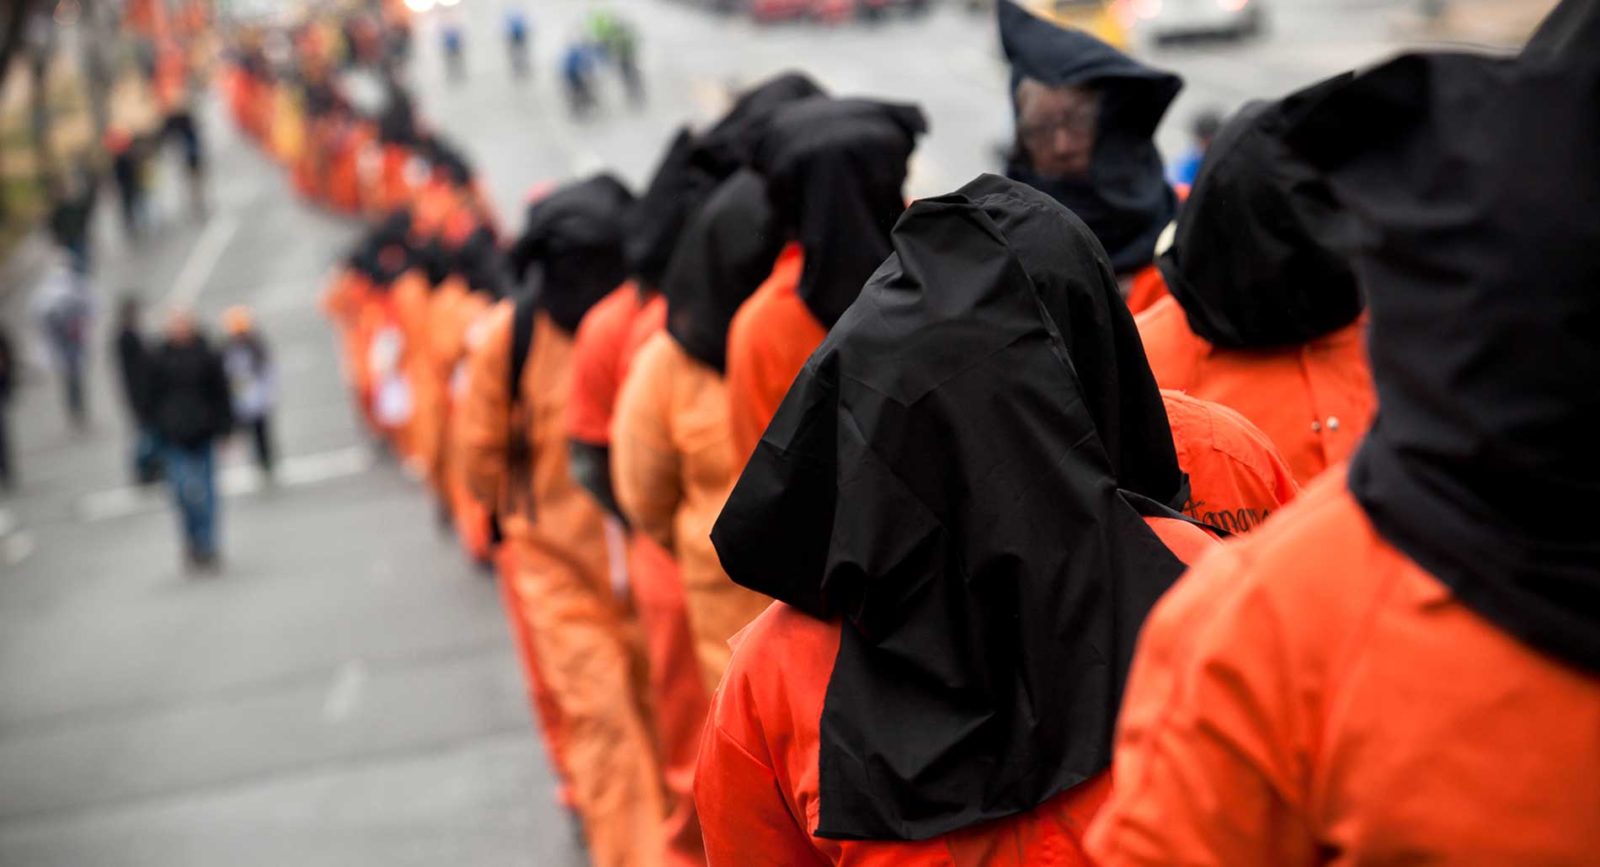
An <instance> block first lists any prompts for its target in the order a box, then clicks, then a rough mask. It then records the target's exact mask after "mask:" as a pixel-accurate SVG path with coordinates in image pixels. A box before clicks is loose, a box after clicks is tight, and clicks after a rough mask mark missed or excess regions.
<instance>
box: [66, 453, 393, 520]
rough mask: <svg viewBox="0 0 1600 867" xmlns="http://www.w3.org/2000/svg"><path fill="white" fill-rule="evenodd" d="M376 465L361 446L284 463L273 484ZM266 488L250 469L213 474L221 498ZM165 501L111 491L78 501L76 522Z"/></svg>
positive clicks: (154, 489)
mask: <svg viewBox="0 0 1600 867" xmlns="http://www.w3.org/2000/svg"><path fill="white" fill-rule="evenodd" d="M376 462H377V459H376V458H375V457H374V456H373V454H372V452H371V451H370V450H369V449H367V448H365V447H364V446H349V447H347V448H342V449H334V450H333V451H328V452H319V453H317V454H310V455H297V456H295V457H291V458H286V459H284V460H283V462H282V463H281V464H280V465H279V466H278V471H277V483H278V485H279V486H281V487H286V488H293V487H303V486H306V485H315V484H320V483H322V482H329V481H333V480H334V479H341V478H345V477H348V476H355V475H360V474H361V473H364V472H366V471H367V470H370V469H372V467H373V465H374V464H375V463H376ZM266 487H267V485H266V482H265V480H264V479H263V478H262V477H261V474H260V473H259V472H257V471H256V468H255V466H254V465H250V464H235V465H233V466H229V467H226V468H224V469H222V470H221V471H220V472H219V473H218V474H217V492H218V494H220V495H221V496H223V497H227V498H237V497H244V496H248V495H250V494H255V493H258V492H260V491H262V490H264V489H265V488H266ZM166 499H167V490H166V488H165V487H164V486H161V485H153V486H151V487H149V488H136V487H122V488H111V489H109V490H105V491H96V492H94V493H92V494H87V495H85V496H84V497H82V498H81V499H79V500H78V508H77V513H78V517H79V519H80V520H83V521H85V522H89V523H93V522H97V521H108V520H111V519H113V518H125V517H127V516H129V515H137V514H140V513H142V512H149V511H153V510H156V509H160V508H163V507H164V506H165V504H166Z"/></svg>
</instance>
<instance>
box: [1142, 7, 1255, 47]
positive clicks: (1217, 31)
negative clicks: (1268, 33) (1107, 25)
mask: <svg viewBox="0 0 1600 867" xmlns="http://www.w3.org/2000/svg"><path fill="white" fill-rule="evenodd" d="M1129 2H1131V3H1132V7H1133V17H1134V20H1135V21H1136V22H1137V24H1136V26H1137V27H1138V28H1139V29H1140V30H1142V31H1144V32H1145V33H1146V34H1147V35H1148V36H1149V37H1150V38H1151V39H1153V40H1154V41H1156V42H1172V41H1175V40H1178V39H1183V38H1187V37H1197V36H1227V37H1233V38H1236V39H1242V38H1245V37H1250V36H1258V35H1260V34H1261V33H1262V32H1263V31H1264V30H1266V24H1267V12H1266V0H1129Z"/></svg>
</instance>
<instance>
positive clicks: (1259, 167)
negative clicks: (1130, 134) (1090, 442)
mask: <svg viewBox="0 0 1600 867" xmlns="http://www.w3.org/2000/svg"><path fill="white" fill-rule="evenodd" d="M1342 83H1343V79H1342V78H1336V79H1333V80H1331V81H1329V82H1326V83H1324V84H1322V85H1319V86H1317V87H1314V88H1311V89H1309V90H1307V91H1304V92H1302V93H1299V94H1296V95H1294V96H1292V97H1290V98H1289V99H1286V100H1284V101H1282V102H1278V103H1262V102H1256V103H1251V104H1249V105H1247V106H1245V107H1244V108H1243V109H1240V111H1239V113H1238V114H1236V115H1235V116H1234V117H1233V118H1232V119H1231V120H1230V121H1228V123H1227V124H1226V126H1224V128H1223V129H1222V131H1221V133H1220V134H1219V135H1218V136H1217V138H1216V140H1215V142H1214V143H1213V144H1212V147H1211V150H1210V152H1209V156H1208V157H1207V159H1206V164H1205V168H1204V169H1202V170H1201V172H1200V177H1199V180H1198V181H1197V182H1196V184H1195V187H1194V191H1193V193H1192V194H1191V195H1190V197H1189V200H1188V202H1187V203H1186V204H1185V205H1184V209H1183V213H1182V214H1181V215H1180V216H1179V217H1178V227H1177V234H1176V240H1175V242H1174V244H1173V246H1172V248H1171V249H1169V250H1168V251H1167V252H1166V253H1165V254H1163V255H1162V257H1161V259H1160V261H1159V265H1160V268H1161V272H1162V274H1164V275H1165V276H1166V282H1167V286H1168V287H1170V289H1171V292H1172V297H1170V298H1163V299H1161V300H1160V301H1159V302H1157V303H1156V304H1155V305H1154V306H1152V307H1151V308H1150V309H1148V310H1146V311H1145V312H1144V313H1142V314H1140V315H1139V318H1138V322H1139V334H1140V336H1141V337H1142V338H1143V339H1144V345H1145V350H1146V351H1147V352H1148V353H1149V356H1150V367H1151V369H1152V370H1154V371H1155V374H1156V381H1157V382H1159V383H1161V387H1162V388H1170V389H1178V390H1181V391H1186V392H1188V393H1189V394H1192V395H1195V396H1197V397H1202V398H1206V399H1208V400H1214V401H1216V402H1218V403H1221V404H1224V405H1227V406H1230V407H1232V408H1234V409H1236V410H1238V411H1239V412H1240V413H1242V414H1243V415H1244V416H1245V417H1246V418H1248V419H1250V420H1251V421H1253V422H1255V423H1256V425H1258V426H1259V427H1260V428H1261V429H1262V430H1263V431H1265V432H1266V433H1267V435H1268V436H1269V437H1271V438H1272V441H1273V442H1275V443H1277V445H1278V448H1279V450H1281V451H1282V452H1283V455H1284V457H1285V458H1286V459H1287V460H1288V461H1289V466H1290V467H1291V468H1292V469H1293V470H1294V475H1295V478H1296V480H1298V481H1299V482H1300V483H1301V484H1305V483H1306V482H1309V481H1310V480H1311V479H1312V478H1314V477H1316V476H1317V475H1318V474H1319V473H1321V472H1322V471H1323V470H1324V469H1326V468H1327V467H1328V466H1330V465H1332V464H1336V463H1339V462H1342V461H1344V460H1345V459H1346V458H1348V457H1349V456H1350V453H1351V452H1352V451H1354V450H1355V447H1356V444H1357V443H1358V442H1359V441H1360V439H1361V435H1362V434H1363V433H1365V432H1366V429H1367V425H1368V423H1369V422H1370V421H1371V419H1372V413H1373V409H1374V408H1375V404H1376V402H1377V395H1376V394H1375V393H1374V391H1373V387H1372V373H1371V369H1370V367H1369V365H1368V363H1367V344H1366V335H1365V333H1364V330H1365V322H1364V320H1363V318H1362V310H1363V308H1364V306H1365V301H1364V299H1363V298H1362V293H1361V287H1360V286H1359V284H1358V282H1357V280H1356V275H1355V271H1354V270H1353V269H1352V267H1351V265H1350V262H1349V261H1348V259H1347V257H1346V255H1345V254H1343V253H1341V252H1339V251H1338V248H1339V247H1340V246H1342V245H1345V244H1346V242H1347V240H1348V238H1349V237H1350V235H1351V233H1352V230H1353V227H1352V226H1351V216H1350V215H1349V214H1348V213H1347V212H1346V211H1345V209H1344V208H1342V207H1340V206H1339V205H1338V204H1336V203H1335V202H1334V201H1333V200H1332V198H1331V196H1330V194H1329V191H1328V188H1327V184H1326V183H1325V182H1323V181H1322V180H1320V179H1319V178H1317V177H1316V176H1315V174H1314V173H1313V172H1312V170H1311V169H1310V168H1308V167H1306V166H1304V165H1303V164H1300V163H1297V162H1296V161H1294V160H1291V159H1289V158H1287V152H1288V146H1287V145H1286V144H1285V142H1284V140H1283V136H1284V134H1285V131H1286V130H1287V129H1289V128H1290V127H1291V126H1292V125H1293V124H1294V122H1295V119H1296V118H1297V116H1298V115H1299V114H1301V113H1303V112H1304V111H1305V110H1306V108H1307V107H1308V106H1312V105H1314V104H1315V103H1316V101H1317V99H1318V97H1319V95H1320V94H1321V93H1323V92H1326V91H1327V90H1329V89H1331V88H1337V87H1339V86H1340V85H1341V84H1342Z"/></svg>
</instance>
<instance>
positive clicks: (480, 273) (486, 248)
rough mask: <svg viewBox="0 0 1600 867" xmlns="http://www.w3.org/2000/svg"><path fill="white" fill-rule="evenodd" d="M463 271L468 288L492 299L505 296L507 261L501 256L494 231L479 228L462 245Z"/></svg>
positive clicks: (487, 228) (483, 227)
mask: <svg viewBox="0 0 1600 867" xmlns="http://www.w3.org/2000/svg"><path fill="white" fill-rule="evenodd" d="M460 258H461V270H462V275H463V276H465V277H466V279H467V286H468V288H469V289H471V290H472V291H473V292H481V293H484V294H486V295H488V296H489V297H491V298H499V297H502V296H503V295H505V289H506V282H505V260H504V258H503V257H502V256H501V255H500V249H499V246H498V244H497V242H496V240H495V236H494V230H493V229H491V228H489V227H488V226H479V227H478V228H476V229H474V230H472V233H471V234H470V235H468V236H467V238H466V240H465V241H463V242H462V243H461V257H460Z"/></svg>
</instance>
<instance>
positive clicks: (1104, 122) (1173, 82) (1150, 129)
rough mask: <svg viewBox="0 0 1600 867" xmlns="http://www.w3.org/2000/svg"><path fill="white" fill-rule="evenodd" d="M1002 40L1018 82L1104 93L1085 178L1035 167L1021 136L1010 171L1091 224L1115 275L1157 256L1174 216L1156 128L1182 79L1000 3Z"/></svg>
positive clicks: (1007, 1)
mask: <svg viewBox="0 0 1600 867" xmlns="http://www.w3.org/2000/svg"><path fill="white" fill-rule="evenodd" d="M999 15H1000V41H1001V45H1002V47H1004V49H1005V54H1006V60H1007V61H1009V62H1010V63H1011V100H1012V103H1011V107H1012V114H1013V116H1015V115H1016V109H1017V105H1016V95H1017V85H1018V84H1020V83H1021V82H1022V80H1023V79H1033V80H1034V81H1038V82H1040V83H1042V84H1047V85H1050V86H1052V87H1066V86H1071V87H1088V88H1092V89H1093V90H1095V91H1096V92H1098V93H1099V94H1100V117H1099V126H1098V129H1099V133H1098V137H1097V138H1096V139H1095V147H1094V158H1093V160H1092V161H1091V162H1090V165H1089V175H1088V177H1086V178H1046V177H1043V176H1041V175H1039V174H1038V173H1037V172H1035V171H1033V169H1032V168H1031V167H1030V165H1029V162H1028V159H1027V157H1026V155H1025V154H1024V153H1023V152H1022V147H1021V144H1020V142H1019V144H1018V146H1017V152H1016V153H1015V154H1014V155H1013V156H1012V159H1011V162H1010V165H1008V166H1007V168H1006V174H1007V175H1009V176H1010V177H1012V178H1013V179H1015V180H1019V181H1022V182H1023V183H1025V184H1028V185H1029V186H1032V187H1035V188H1037V189H1040V190H1043V191H1044V192H1046V193H1049V194H1050V195H1051V196H1052V197H1054V198H1055V199H1056V200H1057V201H1059V202H1061V203H1062V204H1063V205H1066V206H1067V207H1068V208H1069V209H1071V210H1072V212H1073V213H1074V214H1076V215H1077V216H1078V217H1079V219H1081V220H1083V221H1084V222H1085V223H1087V224H1088V225H1089V228H1090V229H1092V230H1093V231H1094V233H1095V237H1096V238H1098V239H1099V240H1100V244H1101V246H1103V247H1105V249H1106V252H1107V253H1108V254H1110V257H1111V264H1112V267H1114V268H1116V270H1117V273H1118V274H1128V273H1132V272H1134V271H1137V270H1139V269H1140V268H1143V267H1145V266H1146V265H1149V264H1150V263H1151V261H1153V260H1154V259H1155V249H1156V241H1157V239H1159V238H1160V237H1161V232H1162V231H1163V230H1165V229H1166V227H1167V225H1168V224H1169V223H1171V222H1172V218H1173V215H1174V214H1176V213H1177V209H1178V200H1177V196H1176V195H1175V194H1174V193H1173V192H1172V188H1171V187H1169V186H1167V181H1166V174H1165V169H1164V168H1163V166H1162V163H1161V153H1160V151H1158V150H1157V149H1156V145H1155V138H1154V137H1155V131H1156V127H1157V126H1158V125H1159V124H1160V123H1161V118H1162V116H1164V115H1165V114H1166V112H1167V107H1168V106H1169V105H1171V104H1172V100H1173V99H1174V98H1175V97H1177V95H1178V91H1180V90H1182V89H1183V79H1181V78H1179V77H1178V76H1176V75H1174V74H1172V73H1170V72H1166V71H1164V70H1160V69H1154V68H1151V67H1148V66H1145V65H1144V64H1142V63H1139V62H1138V61H1136V60H1134V59H1132V58H1130V57H1128V56H1127V55H1126V54H1123V53H1122V52H1120V51H1118V50H1116V49H1115V48H1112V47H1111V46H1109V45H1107V44H1105V43H1104V42H1101V41H1100V40H1098V39H1095V38H1094V37H1093V36H1090V35H1089V34H1087V33H1084V32H1082V31H1080V30H1068V29H1065V28H1062V27H1058V26H1056V25H1055V24H1052V23H1050V22H1049V21H1045V20H1044V19H1042V18H1039V17H1038V16H1036V15H1034V14H1032V13H1030V12H1028V11H1027V10H1025V9H1023V8H1022V7H1020V6H1018V5H1016V4H1015V3H1013V2H1011V0H1000V2H999Z"/></svg>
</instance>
